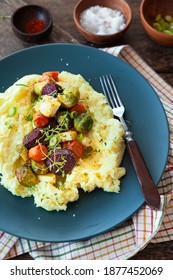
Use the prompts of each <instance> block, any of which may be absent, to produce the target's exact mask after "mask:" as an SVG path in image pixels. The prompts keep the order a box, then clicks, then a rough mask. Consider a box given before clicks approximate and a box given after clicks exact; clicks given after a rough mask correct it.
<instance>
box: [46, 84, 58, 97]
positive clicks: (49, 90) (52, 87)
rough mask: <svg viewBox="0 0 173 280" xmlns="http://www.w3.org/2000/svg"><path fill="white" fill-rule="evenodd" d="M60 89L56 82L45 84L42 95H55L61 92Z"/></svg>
mask: <svg viewBox="0 0 173 280" xmlns="http://www.w3.org/2000/svg"><path fill="white" fill-rule="evenodd" d="M62 91H63V89H62V87H61V86H60V85H58V84H46V85H45V86H44V87H43V89H42V95H52V96H54V97H57V95H58V93H61V92H62Z"/></svg>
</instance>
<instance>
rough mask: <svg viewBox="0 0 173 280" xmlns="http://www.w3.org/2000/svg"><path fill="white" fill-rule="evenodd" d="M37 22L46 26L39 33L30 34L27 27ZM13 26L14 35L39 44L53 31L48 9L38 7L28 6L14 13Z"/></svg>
mask: <svg viewBox="0 0 173 280" xmlns="http://www.w3.org/2000/svg"><path fill="white" fill-rule="evenodd" d="M35 20H36V21H37V22H36V24H37V23H38V21H39V22H40V23H43V24H44V26H43V28H42V30H40V31H38V32H37V33H30V32H29V31H28V30H27V26H28V24H30V23H31V21H32V22H33V21H35ZM11 25H12V29H13V31H14V33H15V34H16V35H17V36H18V37H19V38H20V39H22V40H24V41H28V42H39V41H41V40H43V39H44V38H45V37H46V36H48V35H49V34H50V32H51V31H52V27H53V19H52V15H51V14H50V12H49V11H48V10H47V9H46V8H44V7H42V6H38V5H26V6H22V7H20V8H19V9H17V10H15V11H14V13H13V14H12V17H11ZM32 32H33V31H32Z"/></svg>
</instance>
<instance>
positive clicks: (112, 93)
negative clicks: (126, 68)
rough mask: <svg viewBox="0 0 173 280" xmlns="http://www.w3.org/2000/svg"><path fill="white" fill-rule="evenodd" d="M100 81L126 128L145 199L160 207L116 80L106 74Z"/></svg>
mask: <svg viewBox="0 0 173 280" xmlns="http://www.w3.org/2000/svg"><path fill="white" fill-rule="evenodd" d="M100 83H101V86H102V89H103V92H104V94H105V96H106V98H107V101H108V103H109V105H110V106H111V107H112V111H113V114H114V116H116V117H118V118H119V120H120V121H121V123H122V126H123V128H124V130H125V140H126V145H127V150H128V152H129V155H130V158H131V160H132V163H133V166H134V169H135V171H136V174H137V177H138V180H139V183H140V185H141V188H142V191H143V194H144V198H145V201H146V202H147V204H148V205H149V206H150V207H151V208H152V209H158V208H159V206H160V195H159V192H158V190H157V187H156V185H155V184H154V181H153V179H152V177H151V174H150V172H149V170H148V168H147V165H146V163H145V161H144V158H143V156H142V154H141V152H140V150H139V147H138V145H137V143H136V141H135V140H134V139H133V134H132V132H131V131H130V130H129V129H128V126H127V124H126V122H125V120H124V118H123V115H124V112H125V107H124V106H123V103H122V101H121V99H120V96H119V94H118V91H117V88H116V85H115V82H114V80H113V78H112V76H111V75H105V76H103V77H100Z"/></svg>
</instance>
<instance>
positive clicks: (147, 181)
mask: <svg viewBox="0 0 173 280" xmlns="http://www.w3.org/2000/svg"><path fill="white" fill-rule="evenodd" d="M126 140H127V150H128V152H129V155H130V158H131V160H132V163H133V166H134V169H135V171H136V174H137V177H138V180H139V183H140V185H141V188H142V191H143V194H144V197H145V201H146V202H147V204H148V205H149V206H150V208H152V209H158V208H159V206H160V195H159V192H158V190H157V187H156V185H155V184H154V181H153V179H152V177H151V175H150V172H149V170H148V168H147V165H146V163H145V161H144V158H143V156H142V154H141V152H140V150H139V147H138V144H137V143H136V141H135V140H133V138H131V140H128V139H126Z"/></svg>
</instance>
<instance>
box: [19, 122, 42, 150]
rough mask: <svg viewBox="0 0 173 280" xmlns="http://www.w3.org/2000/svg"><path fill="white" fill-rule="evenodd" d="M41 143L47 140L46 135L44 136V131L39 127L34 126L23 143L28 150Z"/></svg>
mask: <svg viewBox="0 0 173 280" xmlns="http://www.w3.org/2000/svg"><path fill="white" fill-rule="evenodd" d="M37 140H39V143H42V144H44V145H45V140H44V137H43V136H42V132H41V130H40V128H39V127H36V128H34V129H33V130H32V131H31V132H30V133H29V134H28V135H26V137H25V138H24V140H23V145H24V146H25V148H27V149H28V150H29V149H31V148H32V147H35V146H37V145H38V141H37Z"/></svg>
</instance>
